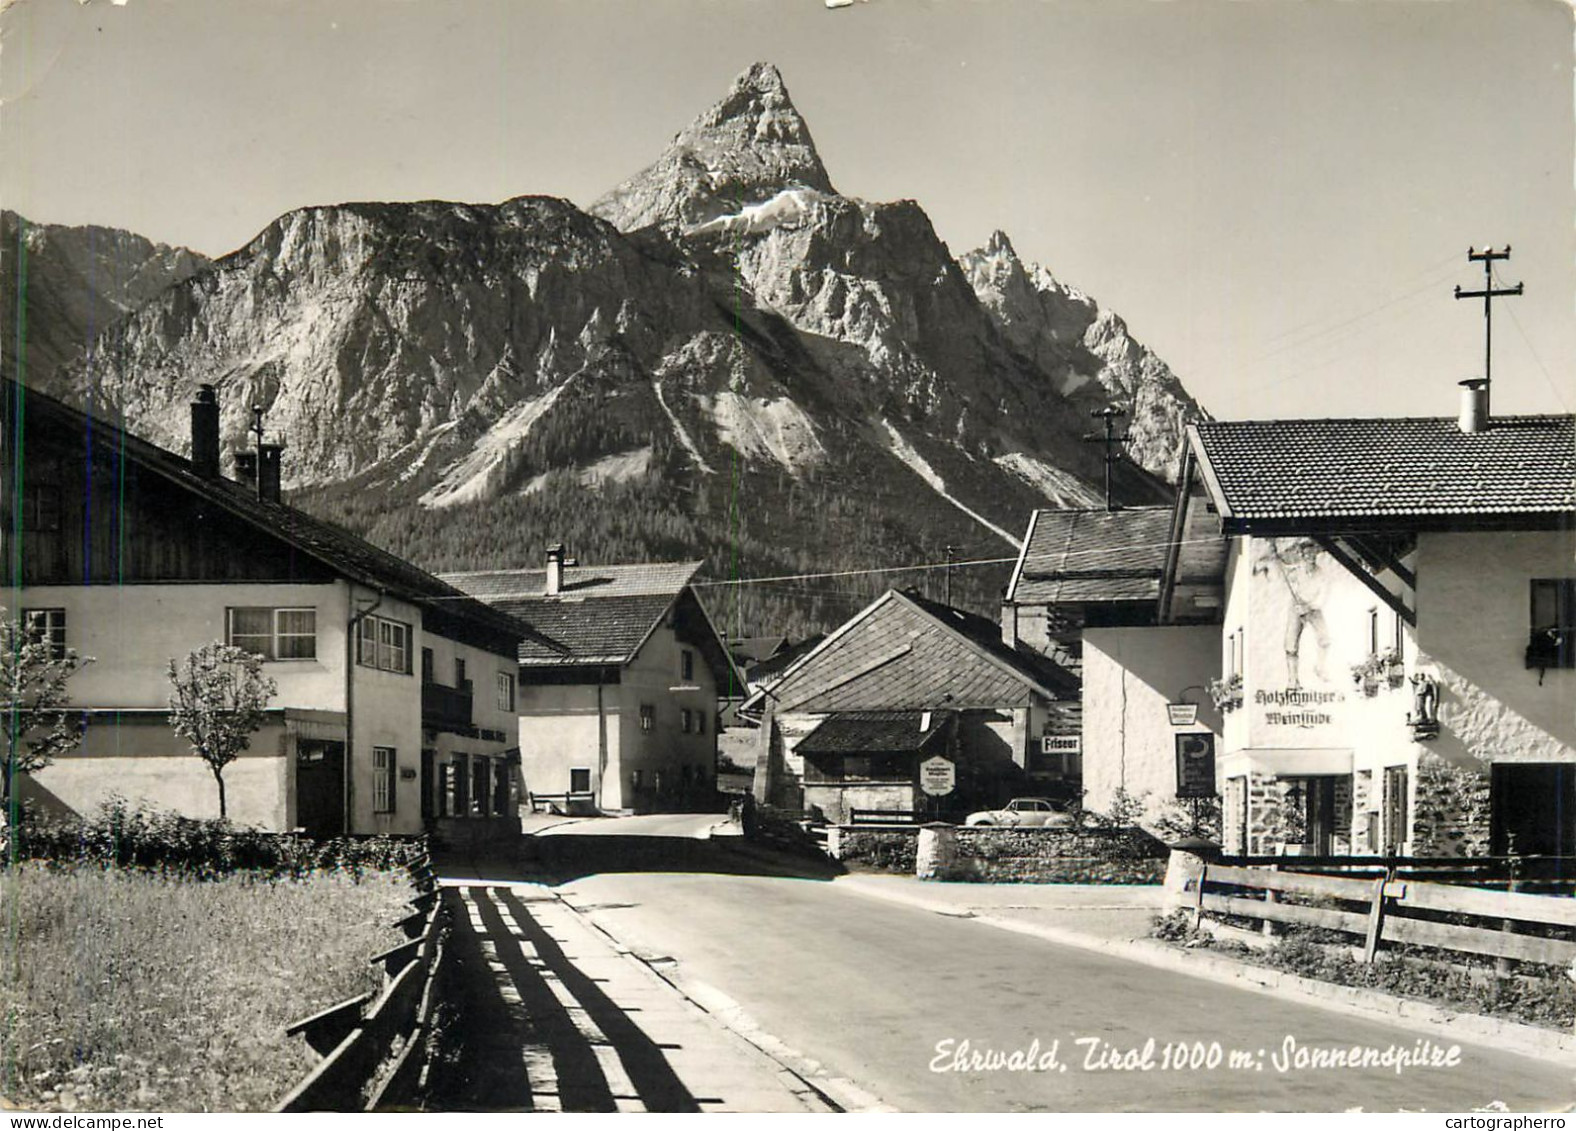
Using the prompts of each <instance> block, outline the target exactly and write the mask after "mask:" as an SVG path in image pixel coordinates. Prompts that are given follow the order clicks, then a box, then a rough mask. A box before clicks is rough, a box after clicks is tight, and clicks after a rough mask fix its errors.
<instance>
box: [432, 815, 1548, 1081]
mask: <svg viewBox="0 0 1576 1131" xmlns="http://www.w3.org/2000/svg"><path fill="white" fill-rule="evenodd" d="M717 821H718V818H717V817H716V816H715V815H710V816H704V817H652V818H632V819H631V818H626V819H623V820H593V821H581V822H575V823H572V824H564V825H561V826H559V827H558V828H556V829H552V830H544V831H543V832H542V833H541V834H539V835H538V836H536V837H534V838H532V839H531V841H530V842H528V843H529V849H530V852H529V855H530V856H531V857H532V858H534V862H535V863H534V865H528V867H531V868H532V869H533V870H536V874H537V876H538V877H540V878H547V877H546V876H545V875H543V873H551V874H552V876H553V878H554V879H556V880H558V881H559V882H557V883H556V884H555V885H542V886H535V885H530V886H517V887H515V888H513V889H512V890H513V891H514V892H515V893H524V894H523V895H520V894H516V895H515V896H513V897H511V898H514V899H516V900H517V901H519V900H522V899H523V900H525V902H524V903H522V904H521V907H522V908H524V907H535V906H538V905H536V904H532V903H530V902H529V900H531V899H543V900H545V901H546V902H544V903H543V904H542V905H540V906H542V907H543V908H544V909H549V908H550V909H551V914H552V915H555V916H561V915H562V912H561V911H560V910H558V908H560V907H561V906H562V904H567V905H568V906H569V907H571V908H574V909H576V910H577V911H578V912H579V913H580V915H579V916H578V917H574V918H576V920H577V922H579V923H585V922H586V921H589V923H590V924H592V925H594V926H595V927H596V928H599V930H600V933H601V934H602V936H603V938H604V939H606V940H608V941H609V942H612V943H613V944H614V945H615V947H616V948H618V949H620V950H623V949H625V948H627V950H629V951H631V952H633V954H634V955H635V956H637V957H639V958H642V959H643V960H645V962H646V963H647V964H648V966H649V968H650V969H651V970H653V971H655V972H656V973H658V974H660V975H661V977H662V978H663V979H665V980H666V981H667V982H669V983H671V984H672V985H673V986H676V987H677V988H678V989H679V990H681V991H682V992H683V994H684V995H686V996H687V997H688V998H689V999H690V1001H691V1002H694V1003H696V1004H698V1005H700V1006H701V1007H702V1008H704V1009H705V1010H706V1011H707V1012H708V1013H709V1014H711V1015H712V1017H711V1018H709V1019H708V1020H709V1021H713V1022H715V1021H719V1020H720V1021H721V1022H723V1023H725V1024H726V1025H728V1026H729V1027H730V1028H732V1029H734V1030H735V1031H736V1032H739V1033H742V1034H743V1035H744V1036H745V1037H747V1038H748V1039H749V1040H750V1041H751V1042H752V1043H753V1044H755V1045H756V1046H757V1047H758V1048H761V1049H764V1050H765V1051H766V1052H767V1053H768V1054H769V1055H770V1056H771V1058H772V1059H774V1060H776V1061H777V1062H778V1063H780V1064H782V1065H784V1066H785V1067H787V1068H789V1069H791V1070H792V1072H793V1073H794V1074H796V1075H797V1076H798V1077H800V1078H802V1079H804V1080H806V1081H808V1082H809V1083H810V1085H811V1086H812V1089H813V1090H814V1091H818V1092H820V1093H822V1094H823V1095H824V1096H825V1097H826V1098H829V1099H830V1100H831V1101H832V1102H833V1103H835V1104H837V1105H838V1106H842V1107H845V1108H850V1109H854V1108H861V1107H866V1108H868V1107H877V1106H882V1107H886V1108H896V1109H900V1110H908V1111H935V1110H960V1111H1019V1110H1042V1111H1057V1110H1084V1111H1088V1110H1154V1111H1170V1110H1227V1111H1230V1110H1290V1111H1313V1110H1344V1109H1363V1110H1369V1111H1375V1110H1397V1109H1410V1110H1420V1109H1425V1108H1426V1109H1429V1110H1436V1111H1437V1110H1451V1111H1454V1110H1468V1109H1472V1108H1480V1107H1483V1106H1485V1105H1488V1104H1490V1103H1493V1102H1495V1101H1499V1102H1502V1103H1504V1104H1506V1105H1508V1106H1509V1107H1511V1108H1512V1109H1519V1110H1534V1109H1537V1110H1547V1109H1553V1108H1558V1107H1563V1106H1565V1105H1567V1104H1568V1103H1569V1102H1570V1100H1571V1098H1572V1097H1573V1096H1576V1086H1573V1083H1572V1074H1571V1071H1570V1070H1569V1069H1568V1068H1564V1067H1560V1066H1558V1065H1555V1064H1553V1063H1548V1062H1544V1061H1538V1060H1533V1059H1528V1058H1523V1057H1520V1056H1516V1055H1513V1054H1508V1053H1502V1052H1497V1051H1494V1050H1490V1049H1486V1048H1481V1047H1478V1046H1475V1045H1467V1044H1463V1045H1462V1046H1461V1048H1460V1053H1459V1060H1458V1061H1457V1062H1456V1064H1455V1066H1454V1067H1434V1068H1427V1067H1408V1068H1406V1069H1405V1070H1404V1071H1400V1072H1397V1071H1396V1070H1395V1069H1394V1068H1393V1067H1385V1068H1378V1067H1371V1068H1367V1069H1355V1068H1341V1069H1331V1068H1325V1069H1314V1068H1308V1067H1303V1068H1299V1067H1297V1066H1296V1065H1295V1063H1292V1064H1286V1062H1285V1056H1286V1052H1287V1049H1288V1042H1291V1043H1292V1045H1293V1046H1294V1047H1297V1048H1302V1049H1319V1048H1337V1047H1339V1048H1350V1047H1352V1046H1354V1045H1357V1046H1366V1047H1373V1048H1376V1049H1379V1050H1381V1051H1382V1050H1385V1049H1387V1048H1389V1047H1391V1046H1398V1047H1400V1048H1403V1049H1408V1050H1410V1049H1413V1048H1415V1047H1416V1042H1417V1041H1418V1040H1419V1039H1420V1038H1422V1037H1423V1036H1424V1034H1423V1033H1421V1032H1416V1031H1413V1030H1409V1029H1406V1028H1404V1027H1399V1026H1390V1025H1386V1024H1380V1023H1376V1022H1372V1021H1368V1020H1359V1019H1355V1018H1352V1017H1349V1016H1344V1015H1342V1014H1340V1013H1336V1012H1331V1011H1327V1010H1324V1009H1319V1008H1314V1007H1311V1006H1308V1005H1304V1004H1302V1003H1299V1002H1293V1001H1288V1000H1284V999H1280V998H1277V997H1273V996H1269V995H1265V994H1259V993H1253V992H1249V991H1247V990H1245V989H1237V988H1234V987H1228V986H1222V985H1220V984H1218V983H1213V982H1206V981H1202V980H1196V979H1192V978H1189V977H1185V976H1180V975H1177V974H1175V973H1171V972H1168V971H1163V970H1158V969H1154V968H1152V967H1149V966H1144V965H1141V964H1137V963H1134V962H1131V961H1128V960H1126V959H1122V958H1118V957H1112V956H1107V955H1105V954H1101V953H1097V952H1093V951H1090V950H1084V949H1076V948H1072V947H1066V946H1061V945H1058V944H1056V943H1053V942H1049V941H1046V940H1044V939H1041V938H1035V937H1029V936H1025V935H1023V934H1018V933H1014V932H1010V931H1006V930H1002V929H1000V928H998V927H994V926H991V925H988V924H983V923H979V922H971V921H969V919H968V918H967V917H961V916H948V915H940V914H936V913H934V912H932V911H927V910H923V909H920V908H917V907H914V906H907V905H903V904H900V903H895V902H891V901H888V900H884V899H878V898H872V897H871V896H870V895H869V894H868V885H865V886H862V885H861V884H860V883H858V882H850V881H849V880H847V879H841V880H839V879H834V878H833V875H832V873H831V872H830V870H826V869H818V868H816V867H815V866H814V865H813V864H812V865H808V866H799V867H796V862H795V860H794V858H792V857H788V856H785V855H782V854H778V853H774V852H770V851H763V850H761V849H758V848H755V847H754V846H746V845H744V844H742V843H741V842H739V840H738V839H737V838H732V837H727V836H716V837H710V838H709V839H708V833H709V832H710V831H711V829H712V827H713V826H714V825H716V823H717ZM795 871H798V872H799V873H800V874H799V875H794V874H793V873H794V872H795ZM522 876H523V873H522ZM507 878H508V877H507V876H506V874H505V873H504V872H503V871H493V872H484V873H479V874H478V875H477V876H476V879H475V881H474V882H476V883H479V884H483V885H485V884H487V883H489V882H491V883H501V882H502V881H505V880H506V879H507ZM471 890H473V891H474V890H478V889H471ZM493 890H496V891H504V890H506V889H505V888H503V887H498V888H495V889H493ZM554 893H556V895H557V896H558V897H559V900H561V903H559V904H554V903H553V902H552V901H551V900H548V898H547V897H549V895H550V894H554ZM965 914H966V913H965ZM474 922H477V923H481V920H479V919H477V920H474ZM460 925H461V928H462V930H463V929H464V924H463V923H462V924H460ZM481 925H482V929H483V930H485V928H486V924H485V923H482V924H481ZM515 933H516V934H518V933H517V932H515ZM674 996H675V997H677V995H676V994H675V995H674ZM547 1000H548V1002H549V1004H550V1003H551V999H550V998H549V999H547ZM649 1008H651V1007H650V1005H649V1003H648V1004H644V1005H643V1006H642V1009H649ZM641 1016H642V1015H641V1014H638V1013H637V1014H636V1015H635V1016H634V1017H633V1018H632V1020H633V1021H634V1022H635V1023H636V1025H637V1026H638V1025H639V1024H640V1023H641ZM605 1027H606V1026H604V1028H605ZM1151 1038H1153V1040H1154V1042H1155V1048H1154V1050H1153V1054H1152V1056H1153V1061H1152V1063H1153V1067H1147V1068H1146V1067H1143V1066H1141V1065H1140V1066H1139V1067H1137V1068H1131V1069H1123V1068H1121V1067H1119V1065H1120V1064H1121V1063H1123V1060H1122V1058H1121V1055H1120V1054H1121V1053H1124V1052H1127V1051H1128V1050H1142V1049H1143V1048H1144V1046H1145V1044H1146V1042H1147V1041H1149V1040H1150V1039H1151ZM1431 1039H1432V1040H1433V1041H1434V1043H1435V1045H1436V1046H1438V1047H1442V1048H1448V1047H1449V1044H1450V1042H1449V1041H1448V1040H1446V1041H1441V1040H1440V1039H1439V1038H1437V1037H1435V1038H1431ZM965 1041H966V1042H968V1046H967V1052H966V1053H965V1050H964V1046H963V1042H965ZM1036 1042H1037V1045H1036ZM1171 1042H1187V1043H1188V1045H1189V1046H1190V1048H1191V1046H1192V1044H1193V1042H1201V1043H1202V1049H1203V1050H1204V1055H1205V1056H1206V1057H1207V1055H1208V1050H1209V1048H1210V1047H1211V1046H1212V1045H1213V1044H1214V1043H1216V1042H1218V1044H1219V1047H1220V1050H1221V1058H1222V1059H1221V1062H1220V1064H1219V1065H1218V1066H1217V1067H1214V1068H1208V1067H1199V1068H1196V1069H1195V1068H1193V1067H1184V1068H1167V1067H1165V1066H1164V1061H1165V1059H1166V1046H1167V1044H1168V1043H1171ZM1030 1049H1034V1050H1035V1053H1034V1055H1035V1056H1037V1057H1038V1058H1039V1060H1038V1064H1039V1066H1040V1068H1041V1069H1042V1070H1040V1071H1023V1070H1013V1069H1010V1068H1005V1067H997V1068H995V1069H994V1070H979V1069H976V1068H974V1067H973V1066H972V1065H971V1064H969V1063H968V1060H969V1056H968V1054H972V1053H984V1052H987V1051H990V1052H996V1053H1011V1052H1013V1051H1015V1050H1030ZM1053 1050H1054V1054H1055V1055H1054V1060H1052V1059H1048V1056H1049V1054H1050V1053H1052V1051H1053ZM1261 1050H1262V1053H1261ZM1233 1051H1235V1052H1238V1053H1239V1054H1246V1055H1239V1067H1236V1068H1232V1067H1229V1065H1230V1058H1231V1053H1232V1052H1233ZM650 1052H651V1049H650V1048H647V1049H644V1052H643V1054H644V1055H645V1056H646V1057H647V1058H648V1059H649V1054H650ZM1113 1053H1114V1054H1115V1055H1108V1054H1113ZM493 1055H497V1056H499V1057H503V1058H505V1059H508V1060H510V1062H511V1066H512V1067H514V1068H516V1069H517V1066H518V1065H519V1064H520V1057H519V1052H518V1050H517V1049H511V1048H507V1047H499V1048H496V1049H494V1053H493ZM1133 1059H1134V1060H1138V1061H1142V1060H1143V1056H1142V1052H1141V1051H1140V1053H1139V1054H1138V1055H1137V1056H1136V1057H1134V1058H1133ZM687 1064H688V1070H689V1071H691V1072H695V1073H698V1075H697V1076H694V1077H687V1078H685V1080H684V1085H685V1088H686V1089H687V1093H688V1094H691V1095H706V1096H715V1097H721V1098H722V1099H723V1100H724V1101H726V1100H727V1096H726V1093H727V1090H728V1077H727V1073H726V1071H725V1070H715V1071H714V1074H713V1075H712V1076H710V1077H708V1075H707V1072H708V1063H707V1062H705V1061H702V1062H699V1063H697V1062H696V1061H695V1060H694V1059H691V1060H689V1061H688V1062H687ZM960 1069H961V1070H960ZM590 1071H591V1074H592V1075H595V1066H594V1065H592V1066H591V1069H590ZM681 1075H682V1073H681ZM765 1095H766V1093H765V1092H763V1091H761V1090H759V1089H757V1090H756V1091H754V1092H752V1093H751V1096H752V1097H753V1098H754V1099H755V1100H756V1102H759V1101H760V1100H761V1098H763V1097H764V1096H765ZM801 1098H802V1097H801ZM494 1100H495V1102H494V1104H493V1105H492V1106H513V1105H506V1104H505V1103H504V1102H503V1101H502V1100H501V1099H500V1098H499V1097H498V1096H497V1095H496V1094H495V1095H494ZM793 1103H794V1104H795V1105H796V1106H791V1107H790V1109H791V1110H799V1109H800V1108H801V1106H804V1105H802V1104H801V1103H800V1100H795V1101H793ZM468 1106H489V1105H488V1104H487V1103H485V1102H478V1103H475V1104H473V1105H468Z"/></svg>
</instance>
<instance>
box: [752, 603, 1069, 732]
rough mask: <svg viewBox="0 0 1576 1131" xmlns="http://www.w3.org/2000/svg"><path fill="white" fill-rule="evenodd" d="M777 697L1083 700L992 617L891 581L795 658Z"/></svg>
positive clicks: (978, 702) (849, 702) (800, 702)
mask: <svg viewBox="0 0 1576 1131" xmlns="http://www.w3.org/2000/svg"><path fill="white" fill-rule="evenodd" d="M765 694H766V692H757V693H756V695H755V696H752V697H751V699H750V700H749V701H747V703H746V706H751V705H753V704H754V703H755V702H756V701H757V700H758V699H760V698H761V697H764V695H765ZM771 695H772V698H773V699H774V700H775V701H776V703H777V705H778V709H780V710H784V711H790V710H792V711H872V710H926V709H931V708H942V707H945V708H947V709H953V710H961V709H966V708H992V709H1001V708H1006V707H1021V706H1027V705H1028V704H1029V703H1030V702H1031V700H1032V699H1033V698H1034V697H1035V696H1036V695H1038V696H1039V697H1041V698H1042V699H1044V700H1046V701H1050V702H1053V703H1055V705H1056V708H1057V709H1060V708H1062V707H1063V706H1065V705H1066V703H1067V701H1071V700H1076V699H1077V698H1078V681H1077V679H1076V678H1075V677H1073V676H1071V675H1069V674H1068V673H1067V672H1065V671H1063V670H1062V669H1061V668H1059V667H1057V666H1056V665H1055V664H1054V663H1052V662H1051V661H1050V660H1048V659H1046V658H1045V657H1043V656H1039V655H1036V654H1034V653H1031V652H1027V651H1024V650H1018V649H1013V648H1010V647H1008V646H1007V645H1006V644H1004V643H1003V642H1002V639H1001V629H1000V627H999V626H997V624H996V623H995V622H994V621H991V620H987V619H986V618H984V617H981V616H977V615H975V614H973V613H969V612H965V611H964V610H962V609H954V608H951V607H950V606H947V605H941V604H937V603H935V602H933V601H929V600H926V599H925V598H923V597H920V596H919V595H918V594H916V593H912V592H899V591H897V590H895V589H891V590H888V591H887V592H886V594H885V595H883V596H882V597H880V598H878V599H877V600H876V601H875V602H873V603H872V604H871V605H869V606H868V607H866V608H865V609H864V610H863V611H862V612H860V613H859V614H857V615H856V616H855V617H853V618H852V619H851V620H849V621H848V622H847V623H845V624H844V625H843V626H842V627H841V628H839V629H838V630H837V631H836V632H834V633H832V634H831V635H830V636H828V637H827V638H826V639H825V640H823V641H822V642H821V643H820V644H819V645H818V646H817V647H816V648H815V649H814V650H812V651H811V652H809V653H807V654H806V655H805V656H803V657H802V658H801V659H799V660H798V661H797V662H796V663H795V664H793V665H792V666H791V667H790V668H789V669H788V670H787V671H786V672H784V673H783V676H782V678H781V679H780V680H778V681H777V682H776V683H775V684H774V685H773V686H772V689H771Z"/></svg>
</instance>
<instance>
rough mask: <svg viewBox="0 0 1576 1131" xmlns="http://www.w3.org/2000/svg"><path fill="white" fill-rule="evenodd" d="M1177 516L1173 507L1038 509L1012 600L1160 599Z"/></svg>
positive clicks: (1009, 596)
mask: <svg viewBox="0 0 1576 1131" xmlns="http://www.w3.org/2000/svg"><path fill="white" fill-rule="evenodd" d="M1172 514H1173V511H1172V508H1171V507H1134V508H1132V509H1127V510H1115V511H1108V510H1104V509H1101V510H1042V511H1036V512H1035V514H1034V517H1033V518H1032V519H1031V520H1030V524H1029V534H1028V538H1027V539H1026V541H1025V544H1024V552H1023V555H1022V558H1021V559H1020V561H1019V564H1018V566H1017V567H1016V568H1015V569H1014V570H1013V575H1012V580H1011V581H1010V582H1009V583H1008V586H1007V600H1008V601H1011V602H1013V603H1015V604H1019V605H1054V604H1060V603H1076V602H1082V601H1154V600H1157V599H1158V598H1159V596H1160V575H1161V573H1162V571H1163V570H1164V569H1165V564H1166V547H1167V544H1168V543H1169V542H1170V540H1171V520H1172Z"/></svg>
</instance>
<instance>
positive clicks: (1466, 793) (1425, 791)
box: [1412, 750, 1489, 856]
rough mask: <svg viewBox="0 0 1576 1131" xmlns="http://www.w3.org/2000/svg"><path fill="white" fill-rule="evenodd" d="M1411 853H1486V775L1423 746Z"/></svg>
mask: <svg viewBox="0 0 1576 1131" xmlns="http://www.w3.org/2000/svg"><path fill="white" fill-rule="evenodd" d="M1413 812H1414V813H1415V814H1416V816H1415V817H1414V818H1413V821H1412V854H1413V855H1414V856H1487V855H1488V846H1489V778H1488V775H1487V774H1485V773H1483V772H1481V771H1480V770H1476V769H1472V768H1468V767H1462V766H1457V765H1454V764H1452V763H1450V762H1447V761H1445V760H1444V759H1443V758H1441V757H1439V755H1437V754H1435V753H1433V752H1432V751H1427V750H1425V751H1424V752H1423V753H1422V754H1421V755H1420V756H1419V757H1418V760H1417V791H1416V797H1415V801H1414V805H1413Z"/></svg>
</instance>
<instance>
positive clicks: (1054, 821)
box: [963, 797, 1077, 829]
mask: <svg viewBox="0 0 1576 1131" xmlns="http://www.w3.org/2000/svg"><path fill="white" fill-rule="evenodd" d="M963 823H964V824H965V825H969V826H973V827H979V826H982V825H1017V826H1024V827H1036V828H1039V827H1045V828H1058V829H1070V828H1072V827H1073V825H1075V824H1077V818H1076V817H1074V816H1073V815H1072V813H1071V812H1069V811H1068V807H1067V805H1066V804H1065V803H1063V802H1060V801H1052V800H1051V799H1050V798H1049V797H1014V798H1013V799H1012V800H1011V801H1009V802H1007V804H1006V806H1004V807H1003V808H1001V809H986V810H983V811H981V812H979V813H970V814H969V815H968V816H967V817H966V818H964V820H963Z"/></svg>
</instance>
